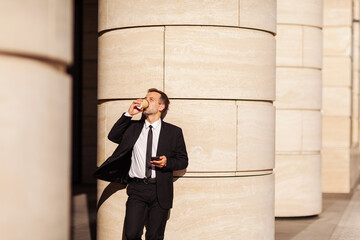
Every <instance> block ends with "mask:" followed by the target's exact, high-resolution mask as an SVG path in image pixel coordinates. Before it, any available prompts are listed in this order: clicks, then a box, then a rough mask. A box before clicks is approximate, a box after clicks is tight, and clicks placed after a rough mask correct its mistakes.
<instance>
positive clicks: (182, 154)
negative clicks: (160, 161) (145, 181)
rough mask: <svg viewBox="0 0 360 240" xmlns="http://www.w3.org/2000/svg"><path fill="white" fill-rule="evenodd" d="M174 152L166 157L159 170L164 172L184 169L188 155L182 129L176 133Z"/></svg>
mask: <svg viewBox="0 0 360 240" xmlns="http://www.w3.org/2000/svg"><path fill="white" fill-rule="evenodd" d="M174 151H175V154H174V155H173V156H172V157H169V158H168V159H167V163H166V166H165V167H163V168H162V169H161V170H162V171H164V172H167V171H174V170H181V169H185V168H187V166H188V156H187V152H186V146H185V141H184V136H183V133H182V130H181V129H180V128H179V131H178V133H177V135H176V146H175V150H174Z"/></svg>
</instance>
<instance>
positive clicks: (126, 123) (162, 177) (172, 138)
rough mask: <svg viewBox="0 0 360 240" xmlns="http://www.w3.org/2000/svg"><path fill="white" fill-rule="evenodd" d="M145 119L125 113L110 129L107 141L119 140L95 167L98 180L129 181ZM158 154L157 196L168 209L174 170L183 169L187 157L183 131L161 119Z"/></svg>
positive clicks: (186, 163) (171, 198)
mask: <svg viewBox="0 0 360 240" xmlns="http://www.w3.org/2000/svg"><path fill="white" fill-rule="evenodd" d="M144 123H145V121H144V120H139V121H134V120H131V118H130V117H127V116H125V115H124V114H123V115H122V116H121V118H120V119H119V120H118V121H117V122H116V123H115V125H114V126H113V127H112V129H111V130H110V132H109V135H108V138H109V140H111V141H113V142H115V143H118V144H119V145H118V147H117V148H116V149H115V151H114V153H113V154H112V155H111V156H110V157H109V158H108V159H107V160H106V161H105V162H104V163H103V164H102V165H101V166H100V167H99V168H98V169H97V170H96V172H95V174H94V176H95V177H96V178H99V179H101V180H105V181H109V182H117V183H122V184H127V183H128V178H129V176H128V172H129V170H130V165H131V155H132V150H133V147H134V145H135V142H136V141H137V139H138V137H139V135H140V133H141V130H142V128H143V126H144ZM156 155H157V156H163V155H164V156H166V158H167V163H166V166H165V167H163V168H156V179H157V181H156V185H157V196H158V201H159V204H160V206H161V207H163V208H165V209H170V208H171V207H172V201H173V171H174V170H181V169H185V168H186V167H187V165H188V157H187V152H186V147H185V142H184V137H183V134H182V130H181V128H179V127H176V126H174V125H172V124H169V123H166V122H164V121H162V123H161V130H160V136H159V143H158V149H157V153H156Z"/></svg>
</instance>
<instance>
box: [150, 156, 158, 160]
mask: <svg viewBox="0 0 360 240" xmlns="http://www.w3.org/2000/svg"><path fill="white" fill-rule="evenodd" d="M151 161H160V156H155V157H151Z"/></svg>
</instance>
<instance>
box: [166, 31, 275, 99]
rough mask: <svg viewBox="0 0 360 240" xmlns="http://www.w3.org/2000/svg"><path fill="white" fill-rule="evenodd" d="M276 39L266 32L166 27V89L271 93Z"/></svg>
mask: <svg viewBox="0 0 360 240" xmlns="http://www.w3.org/2000/svg"><path fill="white" fill-rule="evenodd" d="M274 47H275V41H274V37H273V36H272V35H271V34H269V33H265V32H260V31H254V30H248V29H237V28H213V27H201V28H200V27H166V30H165V90H166V92H167V93H168V94H169V96H171V97H173V98H206V99H209V98H215V99H259V100H274V98H275V51H274V50H275V49H274Z"/></svg>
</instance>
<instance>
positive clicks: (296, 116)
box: [275, 0, 322, 217]
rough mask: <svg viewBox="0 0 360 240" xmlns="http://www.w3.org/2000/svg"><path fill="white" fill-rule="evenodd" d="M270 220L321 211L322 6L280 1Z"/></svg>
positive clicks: (309, 0)
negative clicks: (273, 209)
mask: <svg viewBox="0 0 360 240" xmlns="http://www.w3.org/2000/svg"><path fill="white" fill-rule="evenodd" d="M277 3H278V8H277V13H278V19H277V27H278V34H277V36H276V39H277V45H276V47H277V52H276V102H275V105H276V168H275V216H277V217H294V216H309V215H316V214H319V213H320V212H321V162H320V149H321V113H320V109H321V90H322V89H321V68H322V29H321V27H322V1H321V0H316V1H314V0H305V1H304V0H291V1H289V0H279V1H277Z"/></svg>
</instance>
